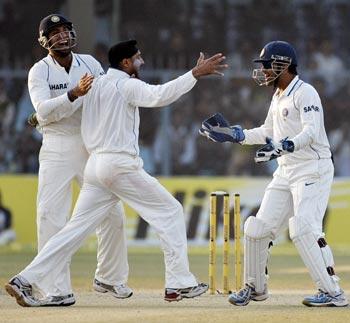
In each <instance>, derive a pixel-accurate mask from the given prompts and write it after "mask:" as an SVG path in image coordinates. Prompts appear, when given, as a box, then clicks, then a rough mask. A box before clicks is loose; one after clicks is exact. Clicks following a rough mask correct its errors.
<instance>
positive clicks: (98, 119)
mask: <svg viewBox="0 0 350 323" xmlns="http://www.w3.org/2000/svg"><path fill="white" fill-rule="evenodd" d="M224 58H225V57H223V56H222V54H217V55H214V56H213V57H211V58H209V59H204V55H203V54H201V56H200V58H199V60H198V62H197V65H196V66H195V67H194V68H193V69H192V70H191V71H189V72H187V73H185V74H184V75H182V76H180V77H178V78H177V79H175V80H173V81H170V82H168V83H165V84H163V85H149V84H147V83H145V82H142V81H140V80H139V79H138V78H137V76H138V71H139V68H140V66H141V65H142V64H143V59H142V57H141V54H140V51H139V50H138V49H137V48H136V41H127V42H122V43H119V44H117V45H115V46H113V47H112V48H111V49H110V51H109V61H110V64H111V68H110V69H109V70H108V72H107V74H106V75H103V76H101V77H99V78H98V79H97V80H96V81H95V82H94V84H93V86H92V89H91V90H90V92H89V93H88V94H87V96H85V99H84V111H83V118H82V135H83V140H84V143H85V145H86V147H87V149H88V151H89V153H90V157H89V160H88V162H87V165H86V169H85V173H84V184H83V187H82V189H81V192H80V195H79V198H78V201H77V203H76V206H75V209H74V212H73V216H72V218H71V220H70V221H69V223H68V224H67V225H66V226H65V227H64V228H63V229H62V230H61V231H60V232H59V233H58V234H56V235H55V236H54V237H53V238H51V239H50V240H49V242H48V243H47V244H46V245H45V247H44V248H43V249H42V250H41V252H40V253H39V254H38V255H37V257H36V258H35V259H34V260H33V262H32V263H31V264H30V265H29V266H27V267H26V268H25V269H24V270H23V271H22V272H21V273H20V274H19V275H17V276H15V277H14V278H13V279H12V280H11V281H10V282H9V284H8V285H7V286H6V289H7V291H8V292H9V293H10V294H11V295H13V296H15V297H16V298H17V300H18V302H19V303H20V304H21V303H22V305H23V304H27V303H28V302H29V303H30V302H31V301H32V299H31V298H30V297H28V295H29V296H30V294H31V284H32V285H36V284H38V283H40V280H41V279H43V277H46V275H47V274H48V273H50V272H52V273H57V272H60V271H61V270H62V266H63V265H64V263H66V262H68V261H69V260H70V258H71V256H72V254H73V253H74V252H75V251H76V250H77V249H78V248H79V246H80V245H81V244H82V242H83V240H84V238H85V237H86V236H87V234H89V233H90V232H91V231H93V230H94V229H95V228H96V226H97V225H99V223H101V221H103V219H104V218H105V216H106V215H105V214H106V211H108V210H110V208H111V207H112V206H113V205H114V204H115V203H116V202H117V201H119V200H123V201H125V202H126V203H128V204H129V205H130V206H131V207H132V208H134V209H135V210H136V211H137V212H138V214H140V216H142V217H143V218H144V219H145V220H146V221H147V222H148V223H149V224H150V225H151V226H152V227H153V228H154V230H155V231H156V232H157V233H158V236H159V238H160V243H161V247H162V249H163V252H164V258H165V288H166V289H165V297H164V299H165V300H167V301H179V300H181V299H183V298H193V297H196V296H199V295H201V294H202V293H204V292H206V291H207V289H208V285H207V284H204V283H198V282H197V281H196V279H195V277H194V276H193V274H192V273H191V272H190V270H189V263H188V257H187V238H186V227H185V219H184V214H183V209H182V206H181V204H180V203H179V202H178V201H177V200H176V199H175V198H174V197H173V196H172V195H171V194H170V193H169V192H168V191H167V190H166V189H165V188H164V187H163V186H162V185H160V183H159V182H158V181H157V180H156V179H155V178H153V177H152V176H150V175H149V174H147V173H146V172H145V171H144V169H143V162H142V159H141V158H140V157H139V146H138V136H139V121H140V120H139V111H138V106H143V107H149V108H151V107H160V106H166V105H169V104H171V103H172V102H174V101H176V100H177V99H178V98H179V97H180V96H182V95H183V94H185V93H186V92H188V91H190V90H191V89H192V88H193V86H194V85H195V84H196V82H197V78H199V77H201V76H203V75H210V74H221V73H220V72H219V71H218V70H220V69H221V68H225V67H226V65H222V64H221V62H222V61H223V60H224ZM132 75H133V76H134V77H130V76H132ZM14 280H17V281H20V282H21V283H20V284H21V285H20V286H18V284H17V285H16V284H15V283H14Z"/></svg>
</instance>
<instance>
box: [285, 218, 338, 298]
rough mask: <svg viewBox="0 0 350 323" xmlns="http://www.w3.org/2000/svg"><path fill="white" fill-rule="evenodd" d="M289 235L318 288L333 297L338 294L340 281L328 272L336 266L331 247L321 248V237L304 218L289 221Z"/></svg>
mask: <svg viewBox="0 0 350 323" xmlns="http://www.w3.org/2000/svg"><path fill="white" fill-rule="evenodd" d="M289 234H290V238H291V239H292V240H293V242H294V244H295V246H296V248H297V249H298V251H299V254H300V256H301V258H302V260H303V262H304V264H305V266H306V267H307V268H308V270H309V273H310V275H311V277H312V279H313V280H314V282H315V283H316V285H317V287H318V288H319V289H321V290H323V291H324V292H328V293H329V294H331V295H336V294H338V293H339V290H340V288H339V285H338V280H339V279H338V277H337V276H336V275H334V273H333V275H331V274H329V273H328V272H327V267H332V268H333V266H334V260H333V255H332V252H331V249H330V248H329V246H328V245H327V247H328V248H325V247H320V245H319V243H318V240H319V237H320V236H319V235H317V234H315V233H313V232H312V231H311V229H310V225H309V224H308V223H307V221H305V220H304V219H303V218H302V217H295V216H293V217H292V218H290V219H289Z"/></svg>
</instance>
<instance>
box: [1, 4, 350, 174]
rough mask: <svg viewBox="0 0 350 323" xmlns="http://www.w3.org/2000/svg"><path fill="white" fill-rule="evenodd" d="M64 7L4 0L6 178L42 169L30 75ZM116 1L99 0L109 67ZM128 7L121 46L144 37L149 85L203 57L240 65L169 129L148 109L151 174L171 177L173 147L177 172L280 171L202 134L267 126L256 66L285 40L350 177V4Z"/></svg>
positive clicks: (178, 107)
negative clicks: (47, 23)
mask: <svg viewBox="0 0 350 323" xmlns="http://www.w3.org/2000/svg"><path fill="white" fill-rule="evenodd" d="M40 3H41V4H40ZM62 3H64V1H58V0H56V1H50V2H45V4H44V7H43V3H42V2H40V1H18V0H17V1H16V0H6V1H5V0H2V1H0V5H2V8H0V26H1V28H0V30H1V32H0V172H21V173H35V172H37V170H38V151H39V149H40V146H41V137H40V134H39V133H38V132H37V131H36V130H35V129H32V128H30V127H29V126H28V125H27V124H26V118H27V116H28V115H29V114H30V113H31V112H32V111H33V107H32V105H31V102H30V98H29V94H28V90H27V86H26V75H27V72H28V70H29V68H30V66H31V65H32V64H33V63H34V62H36V61H37V60H39V59H41V57H43V55H45V52H43V51H42V50H41V49H40V47H39V45H38V44H37V41H36V39H37V25H38V22H39V20H40V18H41V17H43V16H45V15H47V14H48V13H51V12H55V11H58V10H59V9H60V8H61V6H62ZM113 3H114V1H112V0H95V5H96V10H95V15H96V19H97V21H98V22H100V26H105V29H106V30H104V28H102V27H100V28H98V32H99V33H100V35H97V36H96V45H95V48H94V50H93V51H92V52H91V54H93V55H94V56H95V57H96V58H97V59H98V60H99V61H100V62H101V64H102V65H103V67H104V68H108V62H107V59H106V57H107V56H106V54H107V50H108V46H109V45H110V44H109V43H108V41H107V40H106V37H104V36H103V35H104V32H105V33H107V29H108V28H109V27H108V26H109V25H108V23H109V22H110V20H111V19H110V18H111V17H110V15H111V12H112V11H113ZM119 4H120V5H119V34H120V39H130V38H135V39H137V40H138V43H139V47H140V49H141V51H142V55H143V57H144V59H145V62H146V65H145V73H144V76H145V77H144V78H145V79H146V80H149V81H153V82H156V83H159V82H163V81H165V80H168V79H169V76H175V75H179V73H181V72H183V71H185V70H187V69H190V68H191V67H193V66H194V64H195V62H196V60H197V57H198V55H199V51H204V52H205V53H206V55H210V54H213V53H215V52H217V51H220V52H223V53H225V55H226V56H227V61H228V63H229V65H230V69H229V72H228V73H226V75H225V77H224V78H222V79H219V78H208V79H206V80H203V81H201V82H200V83H199V84H198V85H197V87H196V88H195V89H194V90H193V91H191V92H190V93H189V94H187V95H185V96H184V97H183V98H182V99H181V100H180V101H178V102H177V103H176V104H174V105H173V106H172V108H171V109H170V110H169V116H170V122H169V124H167V127H166V128H165V129H164V118H163V114H162V112H161V111H160V109H141V131H140V133H141V136H140V145H141V154H142V157H143V159H144V162H145V168H146V169H147V170H148V171H149V172H151V173H152V174H155V175H159V174H161V172H162V164H163V163H164V158H165V154H167V153H166V152H165V151H164V150H167V151H170V153H171V161H172V163H171V173H172V174H173V175H189V174H191V175H266V174H270V173H271V172H272V171H273V168H274V164H273V163H270V164H266V165H265V166H261V165H255V164H254V162H253V155H254V152H255V149H256V147H250V146H240V145H232V144H215V143H212V142H209V141H208V140H205V139H204V138H202V137H199V136H198V128H199V125H200V123H201V121H202V120H203V119H205V118H207V117H208V116H210V115H211V114H213V113H215V112H222V113H223V114H224V116H225V117H226V118H227V119H228V120H229V121H230V122H231V123H232V124H241V125H242V126H243V127H244V128H250V127H254V126H259V125H260V124H261V123H262V122H263V121H264V117H265V115H266V113H267V110H268V106H269V102H270V99H271V96H272V89H271V88H260V87H258V86H257V85H256V84H255V83H254V81H253V80H252V79H251V77H250V76H251V71H252V69H253V68H254V66H253V64H252V59H253V58H255V57H257V56H258V55H259V53H260V50H261V48H262V47H263V45H264V44H265V43H266V42H268V41H270V40H276V39H280V40H287V41H289V42H290V43H292V44H293V45H294V46H295V47H296V49H297V52H298V54H299V67H298V71H299V74H300V76H301V78H302V79H304V80H305V81H308V82H311V83H312V84H313V85H314V86H315V88H316V89H317V90H318V91H319V93H320V96H321V99H322V101H323V106H324V111H325V121H326V128H327V132H328V136H329V139H330V142H331V146H332V150H333V154H334V157H335V166H336V175H338V176H350V127H349V122H350V85H349V84H350V83H349V75H350V73H349V70H350V47H349V46H346V45H345V44H347V43H348V40H349V39H350V19H349V18H348V17H349V16H350V2H349V1H345V0H338V1H337V0H333V1H327V0H318V1H316V0H314V1H313V0H294V1H283V0H264V1H260V0H245V1H239V0H216V1H209V0H187V1H180V0H179V1H175V0H171V1H170V0H169V1H162V0H148V1H140V0H120V1H119ZM31 12H33V15H31V14H30V13H31ZM34 12H35V14H34ZM38 17H40V18H38ZM78 36H79V30H78ZM165 135H166V138H168V141H167V144H166V145H165V144H164V136H165Z"/></svg>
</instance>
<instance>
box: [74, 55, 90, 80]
mask: <svg viewBox="0 0 350 323" xmlns="http://www.w3.org/2000/svg"><path fill="white" fill-rule="evenodd" d="M75 55H76V56H77V57H78V58H79V59H80V60H81V61H82V62H83V63H84V65H85V66H86V67H87V69H88V70H89V71H90V73H91V74H92V75H94V73H93V72H92V70H91V68H90V67H89V65H88V64H87V63H85V61H84V60H83V59H82V58H81V57H80V56H79V55H78V54H75Z"/></svg>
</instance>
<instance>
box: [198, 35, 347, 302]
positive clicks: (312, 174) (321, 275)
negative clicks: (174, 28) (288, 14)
mask: <svg viewBox="0 0 350 323" xmlns="http://www.w3.org/2000/svg"><path fill="white" fill-rule="evenodd" d="M255 62H257V63H261V64H262V67H261V68H260V69H255V70H254V71H253V78H254V79H255V80H256V81H257V83H258V84H259V85H265V86H274V87H275V93H274V95H273V98H272V102H271V105H270V109H269V111H268V114H267V118H266V120H265V122H264V124H263V125H262V126H260V127H259V128H254V129H249V130H248V129H245V130H242V127H241V126H232V127H230V126H229V124H228V122H227V121H226V120H225V119H224V118H223V116H222V115H220V114H217V115H214V116H213V117H211V118H209V119H207V120H206V121H204V122H203V124H202V128H201V129H200V133H201V134H202V135H204V136H207V137H208V138H209V139H212V140H214V141H218V142H225V141H231V142H238V143H240V144H243V145H245V144H247V145H252V144H263V143H265V141H266V145H264V146H263V147H262V148H261V149H259V150H258V151H257V153H256V157H255V161H256V162H258V163H260V162H266V161H269V160H271V159H275V158H277V161H278V168H277V170H276V171H275V173H274V175H273V180H272V181H271V183H270V184H269V185H268V187H267V189H266V191H265V195H264V198H263V200H262V203H261V206H260V209H259V211H258V213H257V215H256V217H253V216H251V217H249V218H248V220H247V221H246V223H245V225H244V279H245V287H244V288H243V289H242V290H240V291H238V292H236V293H233V294H231V295H230V297H229V302H230V303H231V304H234V305H240V306H243V305H247V304H248V303H249V302H250V301H251V300H253V301H263V300H266V299H267V298H268V291H267V278H268V276H267V271H265V270H266V265H267V260H268V249H269V246H270V245H271V242H272V241H273V240H274V239H275V238H276V237H277V235H278V234H279V233H280V232H281V231H282V230H283V229H285V228H286V227H287V225H288V223H289V234H290V237H291V239H292V241H293V243H294V244H295V246H296V248H297V250H298V252H299V254H300V256H301V258H302V259H303V261H304V264H305V265H306V267H307V268H308V270H309V273H310V275H311V278H312V279H313V281H314V282H315V284H316V286H317V289H318V292H317V293H316V294H315V295H313V296H309V297H306V298H305V299H304V300H303V304H304V305H306V306H339V307H342V306H347V305H348V301H347V300H346V298H345V295H344V292H343V291H342V290H341V289H340V287H339V283H338V281H339V278H338V277H337V276H336V274H335V270H334V260H333V255H332V251H331V249H330V247H329V245H328V244H327V242H326V239H325V234H324V233H323V229H322V219H323V217H324V214H325V210H326V207H327V203H328V199H329V194H330V190H331V185H332V181H333V173H334V168H333V163H332V159H331V151H330V147H329V143H328V139H327V135H326V131H325V127H324V119H323V118H324V117H323V108H322V104H321V100H320V97H319V95H318V93H317V91H316V90H315V89H314V88H313V87H312V86H311V85H310V84H308V83H306V82H304V81H302V80H301V79H300V78H299V77H298V73H297V64H298V63H297V55H296V52H295V50H294V48H293V47H292V46H291V45H290V44H289V43H287V42H284V41H272V42H270V43H268V44H267V45H266V46H265V47H264V48H263V50H262V51H261V54H260V57H259V59H256V60H255Z"/></svg>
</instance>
